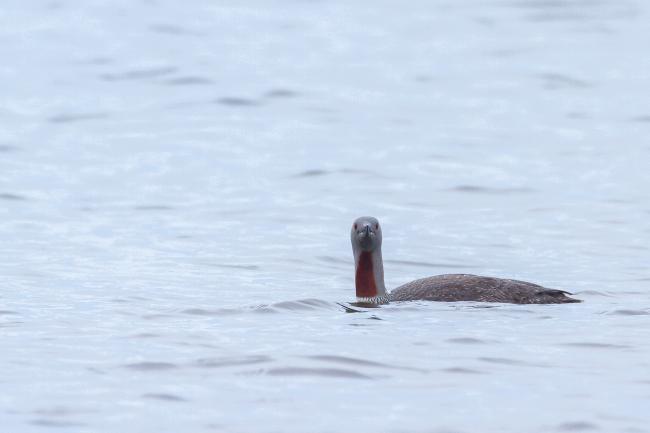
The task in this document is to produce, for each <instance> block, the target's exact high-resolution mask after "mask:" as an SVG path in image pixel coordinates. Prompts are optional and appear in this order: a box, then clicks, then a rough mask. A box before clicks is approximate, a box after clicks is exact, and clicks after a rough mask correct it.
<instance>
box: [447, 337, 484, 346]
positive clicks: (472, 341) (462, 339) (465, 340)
mask: <svg viewBox="0 0 650 433" xmlns="http://www.w3.org/2000/svg"><path fill="white" fill-rule="evenodd" d="M447 342H449V343H456V344H486V343H487V341H485V340H481V339H480V338H474V337H455V338H448V339H447Z"/></svg>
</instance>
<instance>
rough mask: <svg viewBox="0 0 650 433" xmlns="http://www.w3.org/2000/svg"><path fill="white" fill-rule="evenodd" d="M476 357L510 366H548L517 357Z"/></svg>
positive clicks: (491, 362) (480, 359)
mask: <svg viewBox="0 0 650 433" xmlns="http://www.w3.org/2000/svg"><path fill="white" fill-rule="evenodd" d="M476 359H478V360H479V361H483V362H489V363H490V364H501V365H512V366H521V367H548V365H544V364H534V363H530V362H525V361H519V360H517V359H512V358H499V357H491V356H481V357H479V358H476Z"/></svg>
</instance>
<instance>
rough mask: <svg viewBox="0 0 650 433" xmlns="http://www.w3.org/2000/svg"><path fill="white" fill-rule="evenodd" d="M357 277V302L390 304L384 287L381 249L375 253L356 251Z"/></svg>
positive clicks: (355, 279) (355, 280)
mask: <svg viewBox="0 0 650 433" xmlns="http://www.w3.org/2000/svg"><path fill="white" fill-rule="evenodd" d="M354 263H355V277H354V283H355V286H356V289H357V301H358V302H364V303H373V304H385V303H387V302H388V297H387V296H386V286H384V262H383V261H382V259H381V249H380V248H378V249H376V250H374V251H355V253H354Z"/></svg>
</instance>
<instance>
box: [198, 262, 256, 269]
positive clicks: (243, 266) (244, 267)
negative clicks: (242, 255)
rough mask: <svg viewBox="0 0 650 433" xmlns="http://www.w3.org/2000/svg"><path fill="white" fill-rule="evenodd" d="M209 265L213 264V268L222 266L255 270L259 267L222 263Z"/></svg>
mask: <svg viewBox="0 0 650 433" xmlns="http://www.w3.org/2000/svg"><path fill="white" fill-rule="evenodd" d="M210 266H214V267H215V268H224V269H242V270H244V271H256V270H258V269H259V268H260V267H259V266H257V265H226V264H222V263H217V264H212V263H211V264H210Z"/></svg>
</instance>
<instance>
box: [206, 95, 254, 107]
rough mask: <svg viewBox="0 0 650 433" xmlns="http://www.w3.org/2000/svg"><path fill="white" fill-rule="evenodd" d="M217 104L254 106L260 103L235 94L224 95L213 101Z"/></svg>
mask: <svg viewBox="0 0 650 433" xmlns="http://www.w3.org/2000/svg"><path fill="white" fill-rule="evenodd" d="M215 102H216V103H217V104H221V105H228V106H230V107H255V106H259V105H260V103H259V102H258V101H255V100H254V99H248V98H239V97H235V96H226V97H223V98H219V99H217V100H216V101H215Z"/></svg>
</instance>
